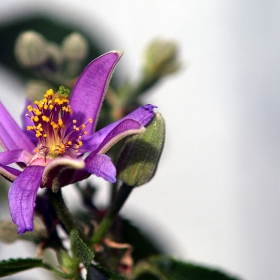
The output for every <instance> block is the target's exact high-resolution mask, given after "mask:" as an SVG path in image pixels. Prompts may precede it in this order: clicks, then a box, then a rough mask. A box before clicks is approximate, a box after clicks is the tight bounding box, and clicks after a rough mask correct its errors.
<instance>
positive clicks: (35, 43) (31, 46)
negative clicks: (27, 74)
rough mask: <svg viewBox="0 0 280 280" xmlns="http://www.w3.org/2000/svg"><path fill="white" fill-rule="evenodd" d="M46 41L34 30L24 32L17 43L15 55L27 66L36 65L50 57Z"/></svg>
mask: <svg viewBox="0 0 280 280" xmlns="http://www.w3.org/2000/svg"><path fill="white" fill-rule="evenodd" d="M46 45H47V44H46V41H45V39H44V37H43V36H42V35H40V34H39V33H37V32H34V31H26V32H24V33H22V34H21V35H20V36H19V37H18V38H17V41H16V44H15V55H16V58H17V60H18V62H19V63H20V64H21V65H22V66H25V67H36V66H38V65H41V64H43V63H45V62H46V61H47V59H48V53H47V48H46Z"/></svg>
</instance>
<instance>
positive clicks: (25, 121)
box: [21, 99, 38, 145]
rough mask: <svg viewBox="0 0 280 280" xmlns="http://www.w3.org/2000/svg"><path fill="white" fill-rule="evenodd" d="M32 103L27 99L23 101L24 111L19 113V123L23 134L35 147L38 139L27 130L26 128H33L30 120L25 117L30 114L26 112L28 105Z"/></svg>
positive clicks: (32, 132)
mask: <svg viewBox="0 0 280 280" xmlns="http://www.w3.org/2000/svg"><path fill="white" fill-rule="evenodd" d="M32 103H33V102H32V101H31V100H29V99H26V100H25V106H24V110H23V112H22V113H21V121H22V126H23V129H22V130H23V132H24V133H25V134H26V135H27V137H28V138H29V139H30V140H31V141H32V142H33V143H34V144H35V145H36V144H37V143H38V139H37V138H36V136H35V133H34V131H30V130H27V126H33V125H34V123H33V122H32V121H31V120H30V118H28V117H26V114H29V113H30V112H29V111H28V110H27V106H28V105H32Z"/></svg>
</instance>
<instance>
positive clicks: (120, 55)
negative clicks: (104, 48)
mask: <svg viewBox="0 0 280 280" xmlns="http://www.w3.org/2000/svg"><path fill="white" fill-rule="evenodd" d="M108 53H116V54H117V55H118V56H119V57H122V56H123V53H124V52H123V51H118V50H112V51H110V52H108Z"/></svg>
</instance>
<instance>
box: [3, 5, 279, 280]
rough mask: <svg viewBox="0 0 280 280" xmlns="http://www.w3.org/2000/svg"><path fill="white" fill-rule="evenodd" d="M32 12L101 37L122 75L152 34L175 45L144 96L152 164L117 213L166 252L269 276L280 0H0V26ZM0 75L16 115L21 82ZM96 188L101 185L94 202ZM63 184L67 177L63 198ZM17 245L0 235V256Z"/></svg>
mask: <svg viewBox="0 0 280 280" xmlns="http://www.w3.org/2000/svg"><path fill="white" fill-rule="evenodd" d="M32 13H44V14H48V15H50V16H52V17H54V18H56V19H59V20H62V21H64V22H65V23H67V24H70V25H72V26H73V27H75V26H76V27H79V28H81V29H83V30H85V31H86V32H87V33H88V34H89V35H91V34H92V35H94V36H96V37H95V38H102V44H103V45H105V46H106V47H107V50H106V51H109V50H112V49H118V50H123V51H124V56H123V58H122V60H121V62H120V64H119V66H118V67H117V69H116V71H115V74H116V75H117V76H119V77H121V78H122V79H125V78H131V79H135V78H136V77H137V75H138V74H139V68H140V65H141V57H142V53H143V51H144V49H145V46H146V45H147V44H148V43H149V42H150V41H151V40H152V39H154V38H155V37H157V38H163V39H172V40H175V41H176V42H177V43H178V44H179V46H180V56H181V60H182V62H183V67H182V70H181V72H178V73H177V74H175V75H173V76H170V77H168V78H167V79H166V80H164V81H162V82H161V83H160V84H159V85H158V86H157V87H156V88H155V89H154V90H152V91H151V92H148V94H147V95H146V97H145V100H144V102H147V103H152V104H156V105H157V106H158V110H159V111H160V112H161V113H162V114H163V116H164V118H165V120H166V126H167V139H166V146H165V150H164V153H163V155H162V158H161V162H160V165H159V168H158V171H157V174H156V176H155V178H154V179H153V180H152V181H151V182H150V183H149V184H147V185H145V186H143V187H141V188H139V189H137V190H135V191H134V192H133V194H132V195H131V197H130V198H129V200H128V201H127V203H126V205H125V207H124V208H123V210H122V213H123V214H124V215H125V216H127V217H129V218H131V219H133V220H135V221H136V222H137V223H139V224H141V223H142V222H143V224H144V225H145V227H146V230H147V231H151V232H155V231H156V234H157V235H158V238H159V239H160V240H161V244H162V246H166V247H167V248H168V251H169V252H170V254H171V255H172V256H174V257H177V258H180V259H184V260H188V261H194V262H196V263H199V264H205V265H210V266H213V267H217V268H221V269H223V270H225V271H227V272H229V273H231V274H234V275H237V276H240V277H241V278H242V279H248V280H263V279H271V280H274V279H280V267H279V263H278V262H279V258H280V242H279V233H280V225H279V221H278V220H279V216H280V206H279V201H280V186H279V184H280V172H279V169H280V141H279V139H280V122H279V119H280V110H279V108H280V79H279V70H280V69H279V68H280V52H279V50H280V40H279V38H280V37H279V35H280V32H279V26H280V2H279V1H276V0H271V1H252V0H248V1H236V0H234V1H218V0H217V1H214V0H202V1H192V0H182V1H179V0H174V1H162V0H153V1H148V0H141V1H125V0H120V1H112V0H111V1H109V0H105V1H98V2H97V1H86V0H80V1H66V0H55V1H54V0H49V1H48V2H41V1H35V0H34V1H22V0H10V1H1V2H0V25H2V24H4V23H6V22H13V20H14V19H18V18H20V17H24V16H25V15H28V14H32ZM0 44H1V42H0ZM92 59H94V57H92ZM0 84H1V94H0V98H1V101H2V102H3V103H4V105H5V106H6V107H7V108H8V110H9V112H11V114H12V115H13V116H14V117H15V118H16V120H17V121H18V122H19V121H20V113H21V110H22V108H23V104H24V103H23V102H24V83H23V81H22V80H19V79H18V78H16V77H15V76H14V75H13V73H11V72H8V71H7V69H5V68H4V67H3V66H2V65H0ZM107 191H108V189H106V184H105V185H104V187H102V188H100V193H99V196H100V204H102V203H106V201H107V200H106V199H107V197H106V195H107ZM74 195H75V192H74V190H72V189H71V187H69V191H68V195H67V200H68V201H71V199H72V198H73V197H74ZM8 217H9V213H8V206H7V204H5V203H2V207H1V219H4V218H8ZM20 246H21V247H19V243H16V244H15V245H13V246H10V245H9V246H8V245H3V244H0V259H4V258H7V255H8V257H13V258H16V257H21V256H27V255H28V256H30V255H31V256H33V255H32V254H34V252H35V251H34V249H32V248H31V251H28V252H27V249H26V248H27V245H26V244H23V245H20ZM19 248H22V249H19ZM32 250H33V251H32ZM32 273H33V274H32V275H33V277H34V279H38V277H39V276H38V275H39V273H42V271H41V270H34V271H33V272H32ZM34 273H35V274H34ZM30 275H31V274H30ZM34 275H35V276H34ZM36 275H37V278H36ZM40 275H41V274H40ZM9 279H17V276H13V277H10V278H9ZM21 279H30V278H28V276H27V274H23V276H22V278H21ZM40 279H43V278H41V276H40Z"/></svg>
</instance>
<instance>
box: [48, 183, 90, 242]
mask: <svg viewBox="0 0 280 280" xmlns="http://www.w3.org/2000/svg"><path fill="white" fill-rule="evenodd" d="M49 195H50V198H51V203H52V205H53V207H54V209H55V212H56V214H57V216H58V218H59V219H60V221H61V223H62V224H63V225H64V227H65V229H66V231H67V233H68V234H70V232H71V230H72V229H76V230H77V231H78V232H79V236H80V237H81V238H82V239H83V241H84V242H85V243H86V244H90V242H89V240H88V238H87V237H86V236H85V235H84V234H83V232H82V231H81V229H80V227H79V225H78V224H77V222H76V220H75V218H74V216H73V215H72V214H71V213H70V212H69V210H68V208H67V206H66V204H65V202H64V199H63V197H62V192H61V189H60V188H59V190H58V192H56V193H54V192H53V191H52V190H49Z"/></svg>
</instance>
